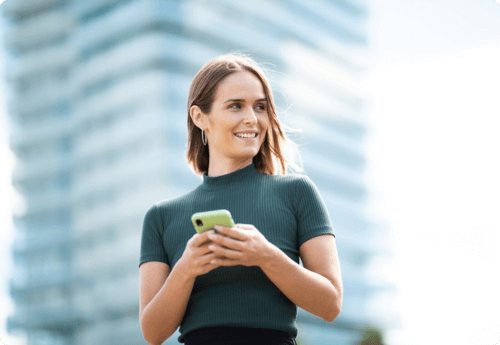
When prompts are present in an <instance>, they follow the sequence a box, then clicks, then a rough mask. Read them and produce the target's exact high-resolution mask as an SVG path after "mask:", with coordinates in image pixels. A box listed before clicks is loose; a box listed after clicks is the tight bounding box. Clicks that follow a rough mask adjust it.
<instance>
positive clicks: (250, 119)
mask: <svg viewBox="0 0 500 345" xmlns="http://www.w3.org/2000/svg"><path fill="white" fill-rule="evenodd" d="M244 122H245V123H257V116H256V115H255V111H254V110H253V109H252V108H250V109H249V110H247V111H245V117H244Z"/></svg>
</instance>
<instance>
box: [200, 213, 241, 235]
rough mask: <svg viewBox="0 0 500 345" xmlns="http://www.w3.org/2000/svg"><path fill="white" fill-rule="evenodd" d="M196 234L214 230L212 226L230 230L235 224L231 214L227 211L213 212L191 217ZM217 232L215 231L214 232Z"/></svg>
mask: <svg viewBox="0 0 500 345" xmlns="http://www.w3.org/2000/svg"><path fill="white" fill-rule="evenodd" d="M191 221H192V222H193V225H194V228H195V230H196V232H198V233H202V232H203V231H207V230H210V229H213V230H215V229H214V225H223V226H227V227H230V228H232V227H233V226H234V225H235V224H234V221H233V217H231V213H230V212H229V211H228V210H214V211H207V212H198V213H195V214H193V215H192V216H191ZM215 232H217V230H215ZM217 233H218V232H217Z"/></svg>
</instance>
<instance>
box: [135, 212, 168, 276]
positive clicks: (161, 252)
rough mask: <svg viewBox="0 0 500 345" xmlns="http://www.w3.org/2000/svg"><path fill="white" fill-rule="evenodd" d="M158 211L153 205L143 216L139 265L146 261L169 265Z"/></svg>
mask: <svg viewBox="0 0 500 345" xmlns="http://www.w3.org/2000/svg"><path fill="white" fill-rule="evenodd" d="M159 211H160V210H159V209H158V207H157V206H156V205H153V206H151V207H150V208H149V210H148V211H147V212H146V215H145V216H144V221H143V224H142V238H141V255H140V260H139V267H140V266H141V265H142V264H143V263H145V262H146V261H160V262H164V263H166V264H167V265H169V266H170V263H169V262H168V258H167V253H166V252H165V247H164V246H163V228H162V225H161V224H162V222H161V221H160V220H161V218H160V214H159Z"/></svg>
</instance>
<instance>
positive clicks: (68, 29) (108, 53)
mask: <svg viewBox="0 0 500 345" xmlns="http://www.w3.org/2000/svg"><path fill="white" fill-rule="evenodd" d="M0 9H1V11H2V13H3V16H4V18H5V20H6V21H7V23H8V27H9V28H8V32H7V35H6V36H5V45H6V47H5V48H6V49H7V52H8V54H9V56H10V59H9V64H8V66H7V75H6V77H7V81H8V83H9V85H10V88H11V90H12V92H11V96H10V98H9V101H8V111H9V119H10V120H9V121H10V123H11V128H10V133H11V149H12V150H13V152H14V153H15V155H16V158H17V165H16V169H15V171H14V176H13V184H14V186H15V188H16V189H17V190H18V191H19V193H21V194H22V195H23V197H24V199H25V201H26V207H25V210H24V212H23V213H22V214H18V215H15V218H14V221H15V222H14V224H15V229H16V241H15V245H14V248H13V255H14V260H15V265H16V271H15V272H16V274H15V275H14V276H13V277H12V280H11V282H10V288H11V296H12V298H13V299H14V301H15V304H16V311H15V313H14V314H13V315H11V316H10V317H9V320H8V327H9V331H11V332H23V333H25V334H26V335H27V337H28V344H29V345H39V344H78V345H83V344H142V343H145V341H144V339H143V338H142V334H141V331H140V327H139V319H138V313H139V269H138V260H139V251H140V236H141V230H142V220H143V217H144V215H145V212H146V210H147V209H148V208H149V207H150V206H151V205H152V204H153V203H155V202H157V201H159V200H163V199H167V198H170V197H174V196H178V195H180V194H183V193H185V192H187V191H190V190H192V189H194V188H195V187H196V186H197V185H198V184H199V183H200V178H199V177H197V176H196V175H194V174H193V173H192V171H191V170H190V169H189V167H188V165H187V160H186V158H185V151H186V146H187V126H186V124H187V111H186V104H187V95H188V89H189V85H190V82H191V80H192V78H193V77H194V75H195V73H196V72H197V71H198V70H199V68H200V67H201V66H202V65H203V64H205V63H206V62H207V61H209V60H211V59H212V58H214V57H216V56H218V55H222V54H226V53H228V52H231V51H236V50H239V51H242V52H244V53H248V54H249V55H250V56H252V57H253V58H255V60H257V61H258V62H259V63H261V65H262V66H263V67H264V69H265V70H266V71H267V75H268V77H269V80H270V82H271V85H272V87H273V91H274V95H275V99H276V104H277V108H278V111H279V116H280V119H281V121H282V122H284V123H285V124H287V125H289V126H291V127H293V128H299V129H301V130H302V133H301V134H299V135H296V134H289V136H290V137H291V138H292V139H294V140H295V141H296V142H297V143H298V144H299V145H300V152H301V157H302V161H303V166H304V169H305V173H306V174H307V175H308V176H310V177H311V179H312V180H313V181H314V182H315V184H316V185H317V186H318V188H319V190H320V191H321V194H322V196H323V198H324V200H325V202H326V204H327V206H328V209H329V212H330V216H331V218H332V223H333V225H334V227H335V231H336V238H337V247H338V251H339V256H340V260H341V267H342V276H343V283H344V300H343V310H342V313H341V314H340V316H339V317H338V318H337V319H336V320H335V321H334V322H332V323H326V322H324V321H323V320H322V319H320V318H318V317H315V316H313V315H311V314H309V313H307V312H305V311H304V310H302V309H299V316H298V323H297V324H298V328H299V337H300V339H301V340H302V341H303V343H304V344H310V345H313V344H317V345H320V344H325V345H326V344H340V345H342V344H346V345H354V344H356V343H357V342H358V341H359V339H361V334H362V330H363V329H364V328H365V327H367V326H370V325H377V326H379V327H380V328H381V329H382V330H387V329H390V328H392V327H395V325H396V324H397V317H396V316H395V315H394V314H393V313H391V312H390V311H389V310H383V309H380V308H376V310H374V308H370V305H373V303H372V301H373V300H374V298H376V296H377V294H379V293H383V292H384V291H385V292H386V291H390V290H391V286H390V285H387V284H385V283H383V282H382V281H376V280H374V279H373V278H370V276H369V275H368V274H367V267H368V264H369V262H370V260H371V259H372V258H373V257H376V256H377V255H385V254H387V253H389V252H390V249H389V248H388V246H387V243H386V242H385V241H384V234H386V233H387V229H386V228H384V227H383V226H381V225H379V224H377V223H375V222H373V221H370V219H368V217H367V215H366V213H365V204H366V199H367V195H368V190H367V188H366V185H365V179H364V175H363V174H364V169H365V164H366V158H365V152H364V143H365V142H364V140H365V138H366V135H367V131H368V130H369V123H368V119H367V116H366V113H367V109H366V108H367V107H366V101H365V99H364V94H363V92H362V88H361V80H362V78H363V76H364V74H365V73H366V68H367V61H366V51H367V49H368V43H367V32H366V22H367V17H368V11H367V6H366V4H365V3H364V1H363V0H334V1H327V0H307V1H305V0H290V1H283V0H267V1H265V0H252V1H230V0H211V1H201V0H198V1H187V0H186V1H180V0H179V1H166V0H89V1H75V0H73V1H71V0H29V1H28V0H7V1H6V2H4V3H3V4H2V5H1V7H0ZM177 336H178V333H177V332H176V333H175V334H174V335H173V336H172V337H171V338H169V339H168V340H167V341H166V342H165V343H166V344H175V343H177Z"/></svg>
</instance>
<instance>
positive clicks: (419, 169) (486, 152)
mask: <svg viewBox="0 0 500 345" xmlns="http://www.w3.org/2000/svg"><path fill="white" fill-rule="evenodd" d="M370 3H371V7H372V15H371V23H370V27H371V30H370V35H371V36H370V40H371V42H372V54H373V61H372V67H371V71H370V75H369V77H368V79H367V86H368V87H367V89H368V90H369V92H370V96H369V97H370V108H371V111H370V121H371V123H372V129H371V136H370V139H369V143H368V145H367V146H368V147H367V149H368V159H369V167H368V172H367V174H368V180H369V181H370V183H369V185H370V187H369V188H370V192H371V195H372V200H371V205H372V206H371V208H372V212H373V213H374V214H377V215H378V216H379V217H380V218H381V219H382V220H384V221H387V222H388V223H389V224H390V226H391V230H392V234H393V242H394V263H393V265H392V266H389V265H388V266H387V269H386V272H385V273H386V274H387V275H388V276H390V277H392V279H393V280H394V281H396V283H397V287H398V298H397V303H396V306H397V308H398V309H399V313H400V315H401V322H402V329H401V330H400V331H399V332H398V333H397V336H398V337H397V339H398V343H399V344H426V345H432V344H436V345H437V344H463V345H466V344H467V345H475V344H478V345H479V344H482V345H494V344H500V313H499V311H500V294H499V293H498V291H500V282H499V280H498V279H497V276H498V270H499V267H500V255H499V249H500V216H499V214H500V212H499V210H500V182H499V179H498V176H500V164H499V157H500V152H499V151H500V136H499V135H498V133H499V130H500V121H499V120H498V118H499V115H500V103H499V102H498V99H499V95H500V83H499V80H500V66H499V62H500V6H499V4H498V3H497V2H495V1H492V0H490V1H488V0H454V1H428V0H426V1H418V2H408V1H396V0H375V1H371V2H370ZM495 273H496V274H495ZM395 335H396V334H392V337H391V338H390V340H394V343H396V340H395V339H396V338H395Z"/></svg>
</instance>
